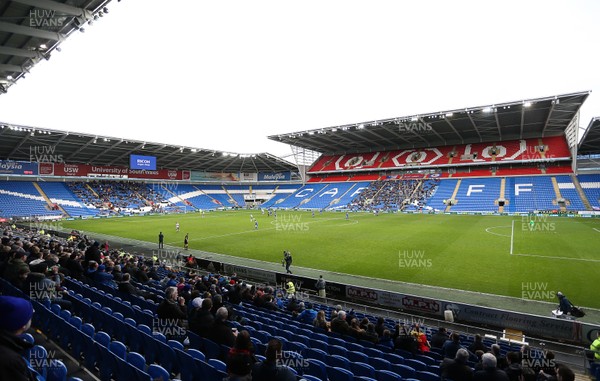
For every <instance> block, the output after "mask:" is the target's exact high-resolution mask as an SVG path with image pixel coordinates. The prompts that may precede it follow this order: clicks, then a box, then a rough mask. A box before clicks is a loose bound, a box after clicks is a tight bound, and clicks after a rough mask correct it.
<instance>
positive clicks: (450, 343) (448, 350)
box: [442, 332, 495, 366]
mask: <svg viewBox="0 0 600 381" xmlns="http://www.w3.org/2000/svg"><path fill="white" fill-rule="evenodd" d="M460 348H462V345H461V344H460V335H459V334H458V333H456V332H454V333H453V334H452V336H450V340H447V341H446V342H445V343H444V346H443V347H442V354H443V355H444V357H445V358H447V359H453V358H455V357H456V352H457V351H458V350H459V349H460ZM494 366H495V364H494Z"/></svg>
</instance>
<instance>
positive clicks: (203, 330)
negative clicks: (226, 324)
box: [190, 298, 215, 337]
mask: <svg viewBox="0 0 600 381" xmlns="http://www.w3.org/2000/svg"><path fill="white" fill-rule="evenodd" d="M197 299H200V298H196V299H194V301H196V300H197ZM212 307H213V302H212V300H211V299H210V298H205V299H203V300H202V304H201V308H199V309H197V310H196V311H195V312H193V313H192V316H191V318H190V330H191V331H192V332H194V333H195V334H197V335H199V336H201V337H209V336H210V334H211V330H212V327H213V325H214V324H215V318H214V316H213V314H212V313H211V312H210V311H211V309H212Z"/></svg>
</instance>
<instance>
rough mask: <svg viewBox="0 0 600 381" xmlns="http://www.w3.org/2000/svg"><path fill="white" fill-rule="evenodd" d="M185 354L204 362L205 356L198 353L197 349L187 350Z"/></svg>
mask: <svg viewBox="0 0 600 381" xmlns="http://www.w3.org/2000/svg"><path fill="white" fill-rule="evenodd" d="M187 353H189V354H190V356H192V357H193V358H195V359H198V360H202V361H206V356H204V353H202V352H200V351H199V350H197V349H188V350H187Z"/></svg>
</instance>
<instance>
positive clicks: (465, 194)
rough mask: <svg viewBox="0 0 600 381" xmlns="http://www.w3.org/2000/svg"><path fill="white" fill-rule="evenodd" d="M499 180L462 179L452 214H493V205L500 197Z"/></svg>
mask: <svg viewBox="0 0 600 381" xmlns="http://www.w3.org/2000/svg"><path fill="white" fill-rule="evenodd" d="M500 183H501V180H500V179H493V178H488V179H464V180H463V181H462V182H461V184H460V188H459V189H458V193H457V194H456V200H457V204H456V205H454V206H452V209H451V210H452V211H453V212H467V211H468V212H495V211H498V206H497V205H496V204H495V203H494V201H496V200H497V199H498V198H499V197H500Z"/></svg>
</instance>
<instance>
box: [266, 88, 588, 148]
mask: <svg viewBox="0 0 600 381" xmlns="http://www.w3.org/2000/svg"><path fill="white" fill-rule="evenodd" d="M589 94H590V91H584V92H578V93H572V94H562V95H556V96H549V97H544V98H535V99H527V100H519V101H515V102H508V103H497V104H492V105H487V106H476V107H467V108H464V109H457V110H448V111H439V112H433V113H426V114H420V115H409V116H404V117H399V118H390V119H383V120H373V121H367V122H361V123H354V124H346V125H341V126H333V127H326V128H319V129H315V130H307V131H300V132H294V133H288V134H278V135H272V136H269V139H271V140H275V141H278V142H281V143H286V144H290V145H292V146H296V147H301V148H304V149H308V150H311V151H316V152H320V153H323V154H345V153H352V152H372V151H386V150H396V149H406V148H423V147H435V146H446V145H454V144H469V143H480V142H494V141H503V140H515V139H527V138H537V137H545V136H557V135H562V134H564V132H565V129H566V128H567V126H568V125H569V123H570V122H571V120H572V119H573V118H574V117H575V116H576V115H577V113H578V112H579V109H580V108H581V105H582V104H583V102H584V101H585V100H586V98H587V97H588V96H589Z"/></svg>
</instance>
